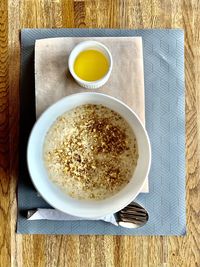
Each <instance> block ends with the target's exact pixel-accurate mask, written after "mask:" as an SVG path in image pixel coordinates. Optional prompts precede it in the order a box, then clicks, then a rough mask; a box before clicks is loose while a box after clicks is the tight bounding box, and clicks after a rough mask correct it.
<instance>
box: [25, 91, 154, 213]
mask: <svg viewBox="0 0 200 267" xmlns="http://www.w3.org/2000/svg"><path fill="white" fill-rule="evenodd" d="M27 162H28V168H29V172H30V176H31V179H32V181H33V183H34V185H35V187H36V189H37V190H38V192H39V193H40V194H41V195H42V197H43V198H44V199H45V200H46V201H47V202H48V203H49V204H50V205H52V206H53V207H54V208H56V209H58V210H61V211H63V212H66V213H69V214H71V215H74V216H81V217H84V218H99V217H102V216H104V215H107V214H109V213H114V212H117V211H119V210H120V209H122V208H123V207H125V206H126V205H128V204H129V203H130V202H131V201H132V200H133V199H134V198H135V197H136V196H137V195H138V194H139V192H140V190H141V188H142V186H143V184H144V182H145V178H146V176H147V175H148V173H149V168H150V162H151V149H150V142H149V138H148V135H147V132H146V130H145V129H144V127H143V125H142V123H141V121H140V119H139V118H138V116H137V115H136V114H135V113H134V112H133V111H132V110H131V109H130V108H129V107H128V106H127V105H125V104H124V103H123V102H121V101H119V100H117V99H116V98H114V97H111V96H108V95H104V94H100V93H78V94H74V95H70V96H67V97H65V98H63V99H61V100H60V101H58V102H57V103H55V104H53V105H52V106H51V107H49V108H48V109H47V110H46V111H45V112H44V113H43V114H42V115H41V117H40V118H39V119H38V120H37V122H36V123H35V125H34V127H33V129H32V132H31V134H30V138H29V142H28V148H27Z"/></svg>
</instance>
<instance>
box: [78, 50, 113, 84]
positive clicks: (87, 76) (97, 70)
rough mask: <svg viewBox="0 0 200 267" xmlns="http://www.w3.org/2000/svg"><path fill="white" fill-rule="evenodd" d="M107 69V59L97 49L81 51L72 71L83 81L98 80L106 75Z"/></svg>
mask: <svg viewBox="0 0 200 267" xmlns="http://www.w3.org/2000/svg"><path fill="white" fill-rule="evenodd" d="M108 69H109V62H108V59H107V58H106V56H105V55H104V54H103V53H101V52H100V51H97V50H85V51H82V52H81V53H80V54H79V55H78V56H77V58H76V59H75V62H74V72H75V73H76V75H77V76H78V77H79V78H81V79H82V80H84V81H89V82H92V81H97V80H100V79H101V78H103V77H104V76H105V75H106V73H107V72H108Z"/></svg>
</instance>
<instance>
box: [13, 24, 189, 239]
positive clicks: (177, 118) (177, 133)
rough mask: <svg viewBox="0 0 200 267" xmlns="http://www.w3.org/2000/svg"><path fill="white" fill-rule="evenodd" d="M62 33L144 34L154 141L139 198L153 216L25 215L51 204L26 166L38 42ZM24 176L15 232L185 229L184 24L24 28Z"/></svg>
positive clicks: (148, 111) (159, 231)
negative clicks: (118, 219) (138, 219)
mask: <svg viewBox="0 0 200 267" xmlns="http://www.w3.org/2000/svg"><path fill="white" fill-rule="evenodd" d="M63 36H91V37H94V36H142V38H143V44H144V71H145V102H146V106H145V109H146V127H147V131H148V133H149V136H150V141H151V145H152V166H151V171H150V175H149V184H150V189H149V190H150V193H149V194H140V195H139V196H138V197H137V199H136V201H138V202H139V203H141V204H142V205H144V206H145V208H146V209H147V210H148V212H149V216H150V218H149V222H148V223H147V224H146V225H145V226H144V227H142V228H139V229H132V230H130V229H125V228H122V227H116V226H113V225H111V224H109V223H105V222H102V221H70V222H69V221H46V220H42V221H27V220H26V218H25V216H24V215H25V213H26V210H28V209H33V208H38V207H40V208H45V207H49V205H48V204H47V203H46V202H45V201H44V200H43V199H42V198H41V197H40V196H39V195H38V194H37V192H36V191H35V189H34V187H33V185H32V183H31V181H30V178H29V175H28V172H27V166H26V143H27V138H28V135H29V133H30V130H31V127H32V125H33V123H34V120H35V103H34V62H33V58H34V43H35V40H36V39H42V38H52V37H63ZM21 64H22V65H21V92H20V100H21V110H20V168H19V170H20V179H19V186H18V210H19V212H18V221H17V233H30V234H87V235H88V234H108V235H110V234H113V235H184V234H185V233H186V220H185V95H184V32H183V31H182V30H178V29H177V30H175V29H174V30H161V29H159V30H156V29H155V30H112V29H24V30H22V32H21Z"/></svg>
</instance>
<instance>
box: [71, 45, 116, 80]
mask: <svg viewBox="0 0 200 267" xmlns="http://www.w3.org/2000/svg"><path fill="white" fill-rule="evenodd" d="M89 44H91V45H92V44H93V45H96V46H101V47H102V48H103V49H104V50H105V51H106V53H107V54H108V58H109V68H108V71H107V72H106V74H105V75H104V76H103V77H102V78H101V79H98V80H95V81H86V80H83V79H81V78H80V77H79V76H78V75H76V73H75V71H74V62H75V60H76V58H77V56H78V55H79V54H80V53H81V52H82V51H85V50H87V45H89ZM81 46H86V47H84V48H83V50H82V51H80V52H79V53H78V54H77V55H76V57H75V59H74V60H72V56H73V54H74V53H76V50H77V49H78V48H79V47H81ZM68 68H69V71H70V73H71V75H72V76H73V78H74V79H75V80H77V81H78V82H80V83H85V84H87V85H92V84H96V83H100V82H102V81H104V80H105V79H106V78H107V77H109V76H110V74H111V71H112V68H113V59H112V54H111V52H110V50H109V49H108V47H107V46H106V45H104V44H102V43H100V42H98V41H93V40H90V41H82V42H80V43H78V44H77V45H76V46H74V48H73V49H72V51H71V52H70V55H69V58H68Z"/></svg>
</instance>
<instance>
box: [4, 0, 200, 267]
mask: <svg viewBox="0 0 200 267" xmlns="http://www.w3.org/2000/svg"><path fill="white" fill-rule="evenodd" d="M6 3H7V1H6V0H1V1H0V103H1V105H0V122H1V127H0V142H1V149H0V167H1V168H0V221H1V224H0V266H10V260H11V264H12V266H19V267H23V266H51V267H52V266H59V267H60V266H84V267H85V266H95V267H96V266H97V267H98V266H108V267H112V266H128V267H129V266H142V267H144V266H153V267H155V266H156V267H157V266H170V267H171V266H175V267H178V266H181V267H182V266H184V267H185V266H188V267H189V266H191V267H193V266H199V264H200V246H199V243H200V242H199V240H200V226H199V212H200V208H199V206H200V205H199V203H200V182H199V176H200V171H199V155H200V151H199V142H200V131H199V129H200V104H199V103H200V90H199V87H200V49H199V43H200V27H199V22H200V16H199V14H200V5H199V1H198V0H192V1H187V0H169V1H162V0H140V1H139V0H138V1H136V0H121V1H120V0H110V1H106V0H95V1H94V0H93V1H92V0H91V1H90V0H85V1H83V0H82V1H78V0H77V1H72V0H69V1H66V0H38V1H34V0H20V1H18V0H8V7H7V4H6ZM7 10H8V11H9V24H8V19H7ZM22 27H38V28H39V27H93V28H94V27H103V28H107V27H112V28H152V27H157V28H162V27H163V28H177V27H178V28H180V27H181V28H184V29H185V31H186V36H185V64H186V65H185V78H186V117H187V121H186V126H187V127H186V160H187V185H186V186H187V226H188V234H187V236H185V237H120V236H117V237H116V236H42V235H41V236H39V235H36V236H30V235H23V236H21V235H16V234H15V221H16V199H15V190H16V181H17V155H18V147H17V145H18V144H17V141H16V140H17V137H18V117H19V97H18V94H19V86H18V84H19V29H20V28H22ZM8 29H9V31H8ZM8 34H9V39H8V40H7V35H8ZM8 55H9V58H8ZM8 62H9V66H8ZM8 68H9V77H8ZM8 82H9V84H8ZM8 86H9V91H8ZM9 118H10V122H9ZM9 133H10V138H9V140H8V134H9ZM8 147H9V148H10V155H9V151H8ZM9 162H10V173H9ZM10 239H11V240H10Z"/></svg>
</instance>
